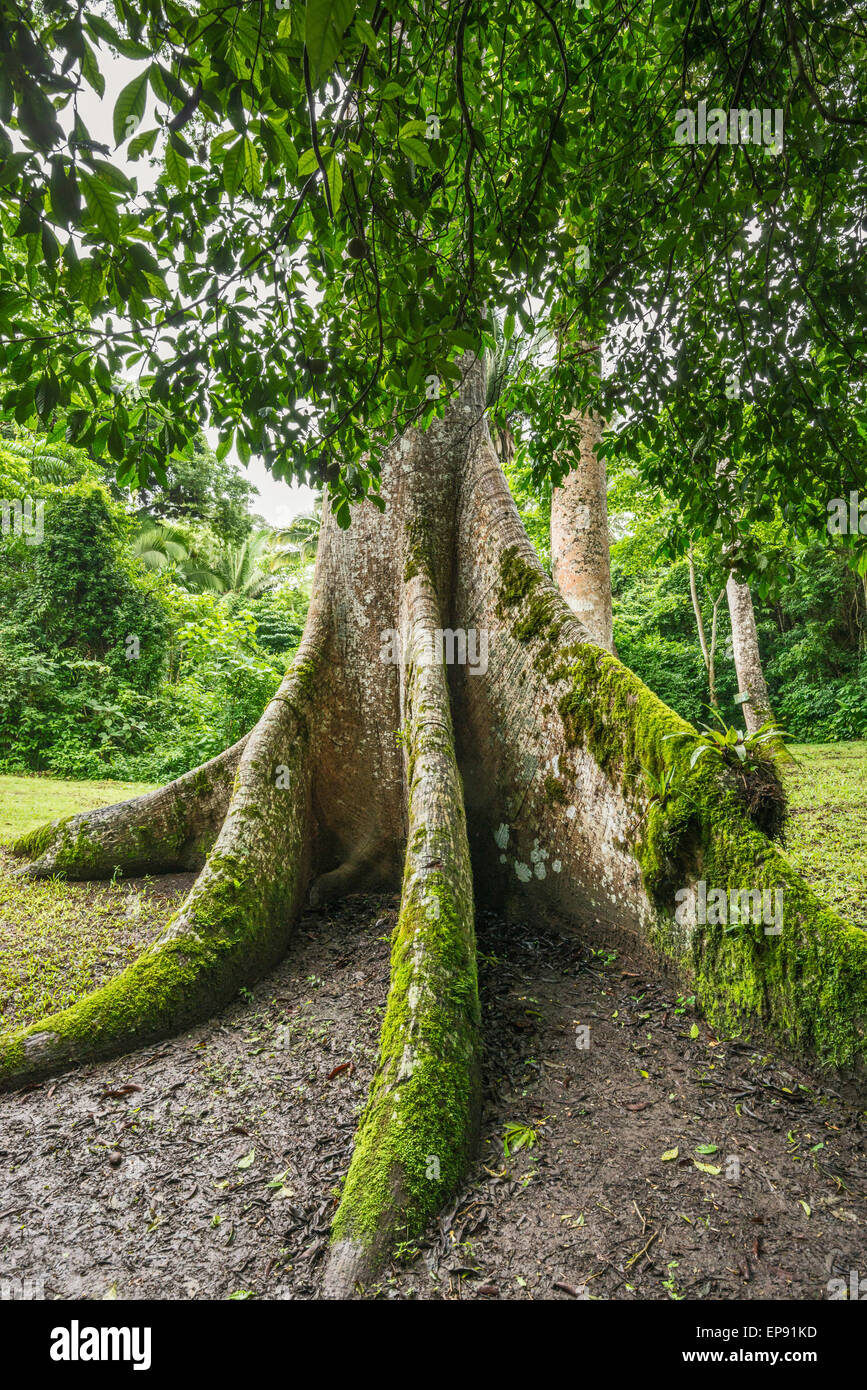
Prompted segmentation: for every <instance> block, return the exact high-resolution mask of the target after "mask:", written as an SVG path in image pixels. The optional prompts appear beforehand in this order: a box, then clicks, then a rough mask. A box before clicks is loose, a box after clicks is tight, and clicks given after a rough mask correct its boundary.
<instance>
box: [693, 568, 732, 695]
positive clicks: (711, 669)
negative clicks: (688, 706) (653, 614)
mask: <svg viewBox="0 0 867 1390" xmlns="http://www.w3.org/2000/svg"><path fill="white" fill-rule="evenodd" d="M687 562H688V564H689V596H690V598H691V599H692V611H693V613H694V615H695V625H696V628H697V629H698V645H699V647H700V648H701V659H702V661H703V662H704V669H705V671H706V672H707V688H708V694H709V696H710V703H711V705H712V707H713V708H714V709H715V710H718V709H719V699H718V698H717V693H716V652H717V632H718V629H719V606H720V604H721V603H722V601H723V599H724V598H725V592H726V591H725V589H722V590H721V591H720V593H719V594H718V595H717V597H716V599H715V601H714V605H713V609H712V615H711V625H710V643H708V640H707V636H706V633H705V626H704V615H703V614H702V611H701V603H700V602H699V597H698V584H697V582H696V575H695V559H694V558H693V553H692V549H691V548H690V550H689V552H688V554H687Z"/></svg>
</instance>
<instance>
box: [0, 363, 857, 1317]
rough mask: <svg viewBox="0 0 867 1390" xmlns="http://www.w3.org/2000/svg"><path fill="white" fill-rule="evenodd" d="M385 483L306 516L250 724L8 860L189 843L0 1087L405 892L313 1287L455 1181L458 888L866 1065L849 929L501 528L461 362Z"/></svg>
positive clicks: (832, 1055) (500, 497)
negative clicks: (296, 598) (372, 1068)
mask: <svg viewBox="0 0 867 1390" xmlns="http://www.w3.org/2000/svg"><path fill="white" fill-rule="evenodd" d="M381 495H382V497H383V498H384V500H385V503H386V510H385V512H384V513H380V511H379V510H378V509H377V508H376V507H374V506H373V505H372V504H371V503H364V504H363V505H361V506H360V507H358V508H357V510H356V511H355V513H354V514H353V520H352V525H351V527H350V528H349V529H348V530H346V531H343V530H341V529H340V528H339V527H338V525H337V524H336V521H335V520H334V517H333V515H332V514H331V513H328V514H327V515H326V517H325V519H324V522H323V527H322V534H321V538H320V544H319V552H318V556H317V562H316V572H315V577H314V584H313V595H312V600H311V605H310V611H309V615H308V620H307V626H306V628H305V633H304V638H303V641H302V643H301V646H300V648H299V650H298V653H297V655H296V658H295V660H294V662H293V664H292V667H291V668H290V670H289V672H288V673H287V675H286V677H285V679H284V680H283V682H282V684H281V686H280V689H279V691H278V692H277V694H276V695H275V696H274V698H273V699H272V700H271V701H269V703H268V705H267V707H266V709H265V711H264V713H263V715H262V717H261V719H260V720H259V723H258V724H257V725H256V727H255V729H253V730H252V732H251V733H250V734H249V736H248V737H247V739H246V740H243V741H242V742H241V743H239V744H238V745H236V746H235V748H233V749H230V750H229V751H228V752H227V753H225V754H223V755H222V757H221V758H218V759H215V760H214V761H213V762H212V763H209V764H206V765H205V766H204V767H202V768H199V769H197V770H195V771H194V772H191V773H188V774H187V775H186V777H184V778H180V779H179V780H178V781H177V782H174V783H172V784H170V786H168V787H166V788H163V789H162V790H161V791H159V792H156V793H152V794H150V795H149V796H146V797H139V798H136V799H135V800H134V801H131V802H128V803H126V804H125V805H121V806H118V807H111V808H106V809H105V810H102V811H96V812H91V813H88V814H86V815H81V816H74V817H72V818H70V819H69V820H67V821H64V822H58V823H53V824H52V825H50V826H48V827H45V828H44V829H43V830H41V831H39V832H37V833H35V834H33V835H29V836H27V837H25V838H24V839H23V840H22V841H19V842H18V844H17V845H16V846H15V847H14V848H15V850H16V852H17V853H19V854H21V855H22V856H23V857H27V858H28V859H29V860H30V863H29V864H28V865H27V866H26V867H25V868H24V870H23V871H24V872H26V873H30V874H32V875H52V874H56V873H58V872H67V873H69V874H73V875H75V876H77V877H82V876H84V875H85V874H87V873H88V872H90V873H92V874H94V875H105V874H107V873H109V872H113V871H114V870H115V869H119V870H121V871H126V872H135V873H139V872H142V871H143V869H144V868H145V867H147V870H148V871H149V872H152V873H154V872H159V870H160V869H161V868H170V867H175V866H176V865H178V864H179V863H194V862H201V859H202V857H204V858H205V862H204V865H203V867H202V869H201V872H200V873H199V876H198V878H197V879H196V881H195V883H194V885H193V887H192V889H191V891H190V893H189V894H188V896H187V898H186V900H185V902H184V903H183V904H182V906H181V907H180V909H179V911H178V912H177V913H176V915H175V917H174V918H173V919H172V921H171V922H170V923H169V925H168V927H167V929H166V931H165V933H164V935H163V936H162V938H161V939H160V940H159V941H158V942H156V943H154V944H153V945H151V946H150V947H148V948H147V949H146V950H145V951H144V952H143V953H142V955H141V956H140V957H139V958H138V960H137V961H136V962H135V963H134V964H133V965H131V966H129V967H128V968H127V969H126V970H124V971H123V973H121V974H120V975H117V976H115V977H114V978H113V979H112V980H110V981H109V982H108V983H107V984H106V985H104V986H103V987H102V988H101V989H99V990H97V991H95V992H94V993H93V994H90V995H88V996H86V997H85V998H84V999H82V1000H80V1001H78V1002H77V1003H76V1004H74V1005H72V1006H71V1007H70V1008H68V1009H65V1010H63V1011H62V1012H61V1013H57V1014H52V1015H50V1016H49V1017H47V1018H44V1019H41V1020H39V1021H38V1022H37V1023H35V1024H33V1025H32V1026H30V1027H28V1028H24V1029H21V1030H19V1031H17V1032H14V1033H11V1034H6V1035H5V1036H4V1037H3V1038H2V1039H0V1089H5V1088H12V1087H15V1086H20V1085H22V1084H24V1083H25V1082H30V1081H34V1080H37V1079H39V1078H41V1077H45V1076H47V1075H50V1074H52V1073H54V1072H57V1071H59V1070H62V1069H63V1068H65V1067H70V1066H74V1065H76V1064H78V1063H80V1062H85V1061H87V1062H89V1061H93V1060H95V1059H99V1058H104V1057H110V1056H114V1055H117V1054H119V1053H122V1052H127V1051H129V1050H130V1049H132V1048H135V1047H138V1046H140V1045H141V1044H142V1043H145V1042H148V1041H151V1040H153V1039H155V1038H157V1037H160V1036H163V1035H165V1034H166V1033H168V1032H171V1031H173V1030H176V1029H178V1028H182V1027H185V1026H187V1025H188V1024H190V1023H192V1022H193V1021H195V1020H200V1019H202V1018H205V1017H207V1016H208V1014H209V1013H211V1012H212V1011H213V1010H214V1009H216V1008H219V1007H220V1005H221V1004H223V1003H225V1002H227V1001H228V1000H230V999H231V998H233V997H234V996H235V995H236V993H237V990H238V988H239V986H240V985H243V984H247V983H249V982H250V981H251V980H253V979H255V978H256V977H257V976H260V975H261V974H262V973H263V972H264V971H265V970H267V969H268V968H269V967H270V966H271V965H272V964H273V963H274V962H276V961H277V960H278V959H279V958H280V956H281V955H282V954H283V953H284V952H285V950H286V947H287V943H288V941H289V938H290V934H291V930H292V925H293V922H294V920H295V919H296V917H297V915H298V913H299V912H300V910H301V908H302V907H303V906H304V904H305V902H308V901H310V900H311V898H312V899H313V900H318V901H324V900H326V899H327V898H329V897H334V896H335V895H338V894H342V893H346V892H349V891H351V890H352V889H354V888H367V887H371V886H375V885H383V886H394V887H400V889H401V905H400V913H399V918H398V923H397V927H396V929H395V933H394V937H393V941H392V962H391V985H390V990H389V996H388V1003H387V1007H386V1014H385V1020H384V1025H383V1031H382V1038H381V1043H380V1054H379V1063H378V1067H377V1070H376V1074H375V1077H374V1080H373V1083H372V1087H371V1093H370V1098H369V1101H368V1106H367V1109H366V1110H365V1113H364V1115H363V1116H362V1119H361V1122H360V1125H359V1129H358V1134H357V1137H356V1146H355V1151H354V1155H353V1158H352V1162H351V1165H350V1168H349V1172H348V1174H347V1178H346V1183H345V1187H344V1191H343V1196H342V1200H341V1202H340V1206H339V1208H338V1211H337V1214H336V1217H335V1222H334V1241H333V1245H332V1252H331V1258H330V1261H329V1265H328V1271H327V1276H326V1280H325V1292H326V1294H327V1295H328V1296H330V1297H341V1296H349V1295H351V1294H352V1292H353V1290H354V1289H355V1288H356V1287H357V1285H358V1284H359V1282H361V1283H364V1282H365V1281H367V1280H369V1279H370V1278H371V1276H372V1275H373V1274H374V1273H375V1271H376V1268H377V1266H378V1265H379V1264H380V1263H381V1261H382V1260H383V1258H384V1257H385V1256H386V1255H387V1253H388V1250H389V1249H390V1248H391V1246H392V1245H393V1243H394V1241H395V1239H396V1238H397V1237H398V1234H399V1236H400V1238H401V1239H407V1238H412V1237H413V1236H415V1235H418V1234H419V1233H420V1232H421V1231H422V1230H423V1229H424V1226H425V1224H426V1222H427V1221H428V1220H429V1219H430V1217H431V1216H432V1215H434V1214H435V1213H436V1212H438V1211H440V1210H442V1208H443V1207H444V1205H445V1204H446V1202H447V1201H448V1200H449V1199H450V1197H451V1196H453V1194H454V1192H455V1190H456V1189H457V1187H458V1185H459V1183H460V1181H461V1176H462V1173H463V1171H464V1169H465V1165H466V1161H467V1157H468V1155H469V1153H470V1152H471V1149H472V1145H473V1142H474V1136H475V1134H476V1130H477V1127H478V1120H479V1056H480V1047H481V1040H480V1020H479V1006H478V995H477V987H476V968H475V943H474V920H473V900H474V893H475V895H479V896H480V895H482V894H484V895H485V897H486V899H487V901H488V902H493V903H496V904H497V905H498V906H499V907H500V908H501V909H502V910H507V911H510V912H511V911H515V912H517V913H520V914H525V913H538V912H545V911H549V910H550V911H553V912H556V914H557V915H558V917H559V918H560V919H563V920H571V921H572V922H573V923H574V924H575V925H576V926H577V927H578V928H580V929H583V930H586V929H588V928H592V929H594V930H596V929H598V930H599V931H600V932H602V933H604V934H605V936H606V938H607V939H608V940H617V939H621V940H625V941H628V942H630V943H631V944H632V945H633V946H634V947H636V948H638V949H640V950H641V951H643V952H645V953H647V954H648V955H652V956H656V957H659V958H662V959H663V960H665V961H666V963H667V965H668V967H669V968H670V970H671V971H672V972H673V974H674V976H675V977H676V978H677V980H678V982H679V983H681V985H682V987H684V988H685V987H687V986H688V987H689V988H690V991H691V992H693V993H695V994H696V996H697V999H698V1001H699V1004H700V1006H701V1007H702V1008H703V1009H704V1011H705V1013H706V1015H707V1017H708V1018H709V1020H710V1021H711V1022H712V1024H713V1025H714V1026H715V1027H717V1028H719V1029H721V1030H725V1031H726V1033H727V1034H730V1033H732V1032H734V1033H737V1032H739V1031H743V1030H744V1029H745V1028H753V1027H756V1026H758V1025H759V1024H763V1025H764V1026H765V1027H766V1028H767V1030H768V1031H769V1032H771V1033H772V1034H774V1035H775V1036H776V1037H777V1039H778V1040H779V1041H781V1042H782V1043H783V1044H784V1045H785V1046H786V1047H787V1048H788V1049H789V1050H790V1051H791V1052H792V1053H794V1054H797V1055H801V1054H803V1053H807V1052H811V1053H812V1054H813V1055H816V1056H818V1057H819V1058H821V1059H822V1061H824V1062H825V1063H827V1064H829V1065H834V1066H835V1067H837V1069H838V1070H839V1071H841V1073H845V1074H852V1075H859V1076H860V1075H861V1074H862V1073H863V1071H864V1064H865V1060H867V937H865V934H864V933H862V932H858V931H856V929H855V928H854V927H850V926H849V925H848V924H847V923H845V922H842V921H841V920H840V919H838V918H836V917H834V915H833V914H832V913H830V912H828V911H825V910H823V909H822V908H821V905H820V904H819V903H818V902H817V900H816V899H815V897H814V896H813V895H812V893H811V892H810V890H809V888H808V887H807V885H806V884H805V883H804V882H803V880H801V879H800V878H799V877H798V875H797V874H796V873H795V872H794V870H793V869H792V868H791V866H790V865H789V864H788V863H787V861H786V860H785V859H784V858H782V857H781V856H780V855H779V854H778V853H777V851H776V850H775V848H774V846H773V845H772V844H771V843H770V842H769V841H768V840H767V839H766V838H765V837H764V836H763V835H762V834H761V833H760V832H759V831H758V830H757V829H756V827H755V826H754V825H753V823H752V822H751V821H750V819H749V817H748V815H747V813H746V812H745V811H744V809H743V806H742V804H741V802H740V801H739V800H738V796H737V791H736V788H735V787H734V785H733V784H731V783H730V782H728V781H727V780H726V778H725V776H724V775H723V774H722V773H721V772H720V771H719V769H718V768H716V767H714V766H712V765H711V762H710V760H704V761H702V762H701V763H699V764H698V765H697V766H696V767H695V769H692V770H690V768H689V765H688V764H689V747H688V746H686V740H681V739H672V738H669V735H671V734H682V733H684V732H686V733H689V732H690V730H689V726H688V725H686V724H685V723H684V721H683V720H682V719H680V718H679V717H678V716H677V715H676V714H674V713H673V712H672V711H671V710H669V709H667V708H666V707H665V706H664V705H663V704H662V703H661V702H660V701H659V700H658V699H657V698H656V697H655V696H654V695H653V694H652V693H651V692H650V691H649V690H648V689H647V688H646V687H645V686H644V685H642V683H641V681H640V680H639V679H638V678H637V677H636V676H635V675H634V674H633V673H632V672H630V671H627V670H626V669H625V668H624V667H623V666H621V665H620V663H619V662H618V661H617V660H616V658H614V657H612V656H610V655H609V654H608V653H607V652H604V651H602V650H600V648H599V646H597V645H594V644H591V643H589V642H588V640H587V630H586V628H585V626H584V624H583V622H580V621H578V619H577V618H576V616H575V614H574V613H573V612H572V610H571V609H570V608H569V606H568V605H567V604H566V603H564V601H563V599H562V597H561V596H560V594H559V593H558V592H557V590H556V588H555V586H554V585H553V584H552V583H551V581H550V580H549V579H548V578H547V576H546V575H545V574H544V572H543V570H542V569H541V566H540V565H539V563H538V560H537V558H536V555H535V552H534V551H533V548H532V546H531V544H530V542H529V540H528V539H527V536H526V534H525V532H524V530H523V528H522V526H521V522H520V519H519V517H518V513H517V510H516V508H515V505H514V502H513V501H512V498H511V496H510V493H509V489H508V486H507V484H506V480H505V478H504V476H503V472H502V469H501V467H500V464H499V462H498V460H497V458H496V455H495V452H494V450H493V448H492V446H491V441H490V436H489V433H488V428H487V423H486V420H485V417H484V383H483V379H482V373H481V370H480V369H479V367H478V366H477V365H473V366H470V367H469V368H468V369H467V372H466V376H465V379H464V382H463V387H462V390H461V392H460V396H459V398H458V399H457V400H456V401H455V402H454V403H453V404H452V405H451V406H450V407H449V409H448V411H447V413H446V415H445V417H444V418H443V419H442V420H439V421H437V422H435V423H434V424H433V426H432V427H431V428H430V429H429V430H428V431H427V432H426V433H425V434H420V433H417V432H412V433H409V434H407V435H406V436H405V437H403V438H402V439H400V440H398V441H397V442H396V443H394V444H393V445H392V446H391V447H389V448H388V449H387V450H386V451H385V454H384V457H383V461H382V494H381ZM431 629H433V632H432V631H431ZM669 769H673V770H674V771H675V772H676V778H675V782H674V784H673V785H674V786H675V787H676V788H677V790H676V793H675V794H674V795H673V796H671V797H669V798H666V799H665V804H661V803H660V799H659V798H658V797H656V799H655V800H654V796H655V788H657V787H658V785H659V781H660V779H661V778H662V777H663V776H664V774H665V773H666V771H667V770H669ZM699 880H702V881H704V882H706V883H710V884H720V885H724V886H728V885H730V884H731V886H732V887H733V888H734V887H737V888H738V889H739V890H743V891H745V890H747V889H750V890H763V891H767V892H768V893H771V892H772V891H775V890H777V889H779V890H780V891H781V892H782V893H783V900H784V902H785V910H784V918H783V926H782V931H781V933H780V934H778V935H777V934H775V935H771V936H769V935H767V934H766V933H765V932H764V929H763V927H762V925H761V924H760V923H758V924H755V923H754V924H752V925H747V926H745V927H744V929H743V930H741V931H739V932H737V933H721V932H720V931H719V930H717V929H709V928H708V927H706V926H705V925H703V924H702V923H700V922H699V921H698V919H697V917H696V912H695V910H694V908H687V909H684V908H683V906H682V904H683V896H684V894H686V895H687V896H688V895H689V894H690V893H693V892H694V890H695V888H696V885H697V883H698V881H699ZM759 896H761V893H760V894H759Z"/></svg>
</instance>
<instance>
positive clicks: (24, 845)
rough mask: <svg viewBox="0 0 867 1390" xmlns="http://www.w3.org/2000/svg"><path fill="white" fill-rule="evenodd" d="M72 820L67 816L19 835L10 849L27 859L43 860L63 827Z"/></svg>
mask: <svg viewBox="0 0 867 1390" xmlns="http://www.w3.org/2000/svg"><path fill="white" fill-rule="evenodd" d="M72 819H73V817H72V816H66V817H64V819H63V820H58V821H50V822H49V823H48V824H47V825H37V826H36V828H35V829H34V830H28V831H27V832H26V834H24V835H19V836H18V839H17V840H13V841H12V844H11V845H10V847H9V848H10V849H11V850H12V853H13V854H20V855H22V856H24V857H25V858H27V859H41V858H42V856H43V854H44V853H45V851H46V850H47V849H48V848H49V847H50V845H51V844H52V842H53V840H54V838H55V836H56V835H57V833H58V832H59V831H60V830H61V827H63V826H65V825H68V824H69V822H70V821H71V820H72Z"/></svg>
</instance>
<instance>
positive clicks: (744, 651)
mask: <svg viewBox="0 0 867 1390" xmlns="http://www.w3.org/2000/svg"><path fill="white" fill-rule="evenodd" d="M726 594H727V595H728V601H729V614H730V616H731V623H732V651H733V652H734V658H735V670H736V671H737V676H738V691H739V693H740V694H741V695H747V696H748V697H749V698H748V699H747V700H746V701H744V702H743V706H742V708H743V711H744V720H745V721H746V727H747V731H748V732H749V733H754V732H755V731H756V729H758V728H760V727H761V726H762V724H764V723H765V721H766V720H768V719H771V718H773V715H772V712H771V702H770V699H769V697H768V687H767V685H766V683H765V673H764V671H763V670H762V658H761V654H760V652H759V634H758V632H757V631H756V615H755V612H754V610H753V598H752V594H751V593H750V586H749V584H739V583H738V581H737V580H736V579H735V577H734V574H730V575H729V577H728V583H727V584H726Z"/></svg>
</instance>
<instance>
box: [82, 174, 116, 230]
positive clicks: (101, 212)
mask: <svg viewBox="0 0 867 1390" xmlns="http://www.w3.org/2000/svg"><path fill="white" fill-rule="evenodd" d="M78 177H79V182H80V184H81V189H82V192H83V193H84V201H85V202H86V204H87V210H88V212H89V213H90V216H91V218H92V219H93V222H94V224H95V225H96V227H98V229H99V231H101V232H102V234H103V236H105V237H107V238H108V240H109V241H110V242H111V243H112V245H116V244H117V242H118V241H119V240H120V220H119V218H118V215H117V207H116V205H115V201H114V198H113V197H112V196H111V189H110V188H109V187H108V185H107V184H106V183H104V182H103V180H102V179H100V178H97V177H96V176H95V175H94V174H88V173H86V172H85V171H84V170H83V169H82V171H81V173H80V174H79V176H78Z"/></svg>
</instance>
